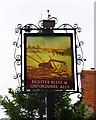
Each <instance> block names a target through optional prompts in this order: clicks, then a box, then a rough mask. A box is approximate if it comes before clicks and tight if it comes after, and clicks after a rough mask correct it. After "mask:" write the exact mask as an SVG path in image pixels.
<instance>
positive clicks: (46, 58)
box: [24, 33, 75, 90]
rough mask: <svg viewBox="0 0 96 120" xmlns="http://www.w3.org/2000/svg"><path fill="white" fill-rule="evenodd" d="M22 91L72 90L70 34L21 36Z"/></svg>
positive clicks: (72, 61)
mask: <svg viewBox="0 0 96 120" xmlns="http://www.w3.org/2000/svg"><path fill="white" fill-rule="evenodd" d="M24 80H25V82H24V83H25V88H26V89H56V90H57V89H58V90H61V89H63V90H71V89H73V90H74V89H75V88H74V87H75V82H74V57H73V34H72V33H53V34H50V35H46V34H41V33H25V34H24Z"/></svg>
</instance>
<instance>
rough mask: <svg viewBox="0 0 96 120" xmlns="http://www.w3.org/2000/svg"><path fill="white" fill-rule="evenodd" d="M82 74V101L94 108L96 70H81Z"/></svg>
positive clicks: (95, 103)
mask: <svg viewBox="0 0 96 120" xmlns="http://www.w3.org/2000/svg"><path fill="white" fill-rule="evenodd" d="M82 74H83V76H84V78H83V79H82V78H81V85H82V88H83V95H84V99H83V102H84V103H85V104H86V105H88V106H89V107H92V108H93V109H96V71H95V70H83V71H82Z"/></svg>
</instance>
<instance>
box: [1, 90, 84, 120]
mask: <svg viewBox="0 0 96 120" xmlns="http://www.w3.org/2000/svg"><path fill="white" fill-rule="evenodd" d="M8 92H9V94H10V95H11V97H8V96H0V104H1V105H2V106H3V109H4V111H5V113H6V114H7V115H9V117H10V118H11V120H34V119H35V118H36V116H37V117H38V118H39V117H40V116H42V115H45V107H46V104H45V94H46V93H44V92H32V93H27V94H21V93H18V92H16V91H13V89H11V88H9V89H8ZM54 111H55V112H54V113H55V120H77V118H78V120H83V117H84V105H83V104H80V103H78V102H77V104H75V105H72V104H71V99H70V98H69V95H68V94H67V93H66V92H56V93H55V109H54Z"/></svg>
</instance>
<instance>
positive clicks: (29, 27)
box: [13, 21, 85, 93]
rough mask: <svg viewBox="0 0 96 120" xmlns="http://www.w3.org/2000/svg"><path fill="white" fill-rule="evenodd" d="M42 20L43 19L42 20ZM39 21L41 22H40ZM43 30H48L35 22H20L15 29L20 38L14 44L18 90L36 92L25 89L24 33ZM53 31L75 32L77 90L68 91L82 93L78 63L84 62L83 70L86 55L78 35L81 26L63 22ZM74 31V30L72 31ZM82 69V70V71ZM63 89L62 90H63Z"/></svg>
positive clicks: (15, 77)
mask: <svg viewBox="0 0 96 120" xmlns="http://www.w3.org/2000/svg"><path fill="white" fill-rule="evenodd" d="M40 22H41V21H40ZM40 22H39V24H40ZM43 30H47V29H46V28H43V27H41V26H40V25H39V27H37V26H36V25H34V24H26V25H24V26H22V25H21V24H18V26H17V28H16V29H15V33H16V34H17V35H18V39H17V41H14V42H13V44H14V45H15V52H14V59H15V62H14V68H15V71H16V75H15V76H14V79H18V82H19V87H18V88H17V91H19V92H34V91H31V90H30V91H25V90H24V80H23V79H22V59H23V58H22V50H23V48H22V43H23V39H24V38H23V37H24V36H23V35H24V33H31V32H33V31H43ZM51 30H52V31H58V30H59V31H60V30H61V31H65V33H67V32H68V33H73V36H74V40H75V42H74V43H75V45H74V47H75V60H76V77H77V90H75V91H68V92H70V93H82V90H80V88H79V84H78V75H81V76H82V74H81V72H78V65H81V63H83V64H82V70H83V68H84V61H85V59H84V55H83V50H82V45H83V44H84V42H83V41H79V37H78V33H79V32H81V28H80V27H78V25H77V24H74V25H73V26H72V25H70V24H62V25H60V26H59V27H58V28H51ZM72 31H73V32H72ZM17 49H21V53H17ZM78 49H80V51H81V53H80V54H78ZM18 66H21V71H20V72H18V71H17V67H18ZM82 70H81V71H82ZM44 91H45V90H44ZM61 91H62V90H61ZM36 92H40V91H39V90H38V89H37V90H36Z"/></svg>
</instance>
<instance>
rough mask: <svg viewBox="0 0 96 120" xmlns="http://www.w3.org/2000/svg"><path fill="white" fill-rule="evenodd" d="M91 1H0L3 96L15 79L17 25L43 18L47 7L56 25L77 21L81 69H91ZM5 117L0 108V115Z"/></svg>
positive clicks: (0, 91)
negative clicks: (54, 18) (80, 44)
mask: <svg viewBox="0 0 96 120" xmlns="http://www.w3.org/2000/svg"><path fill="white" fill-rule="evenodd" d="M94 1H95V0H46V1H45V0H0V78H1V80H0V94H1V95H7V94H8V93H7V90H8V88H10V87H11V88H13V89H14V90H15V89H16V88H17V86H18V80H16V79H14V78H13V77H14V76H15V70H14V61H15V59H14V51H15V46H14V45H13V42H14V41H17V36H16V34H15V28H16V27H17V25H18V24H22V25H23V26H24V25H25V24H28V23H33V24H35V25H38V22H39V20H41V19H47V10H49V11H50V14H51V16H52V17H56V18H57V19H58V24H57V25H56V26H57V27H58V26H60V25H61V24H63V23H69V24H71V25H72V26H73V25H74V24H75V23H77V24H78V26H79V27H81V29H82V32H81V33H78V37H79V40H80V41H84V45H83V46H82V48H83V52H84V58H85V59H86V62H85V65H84V69H85V70H90V68H94ZM2 117H6V116H5V115H4V112H3V111H2V109H1V107H0V118H2Z"/></svg>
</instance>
